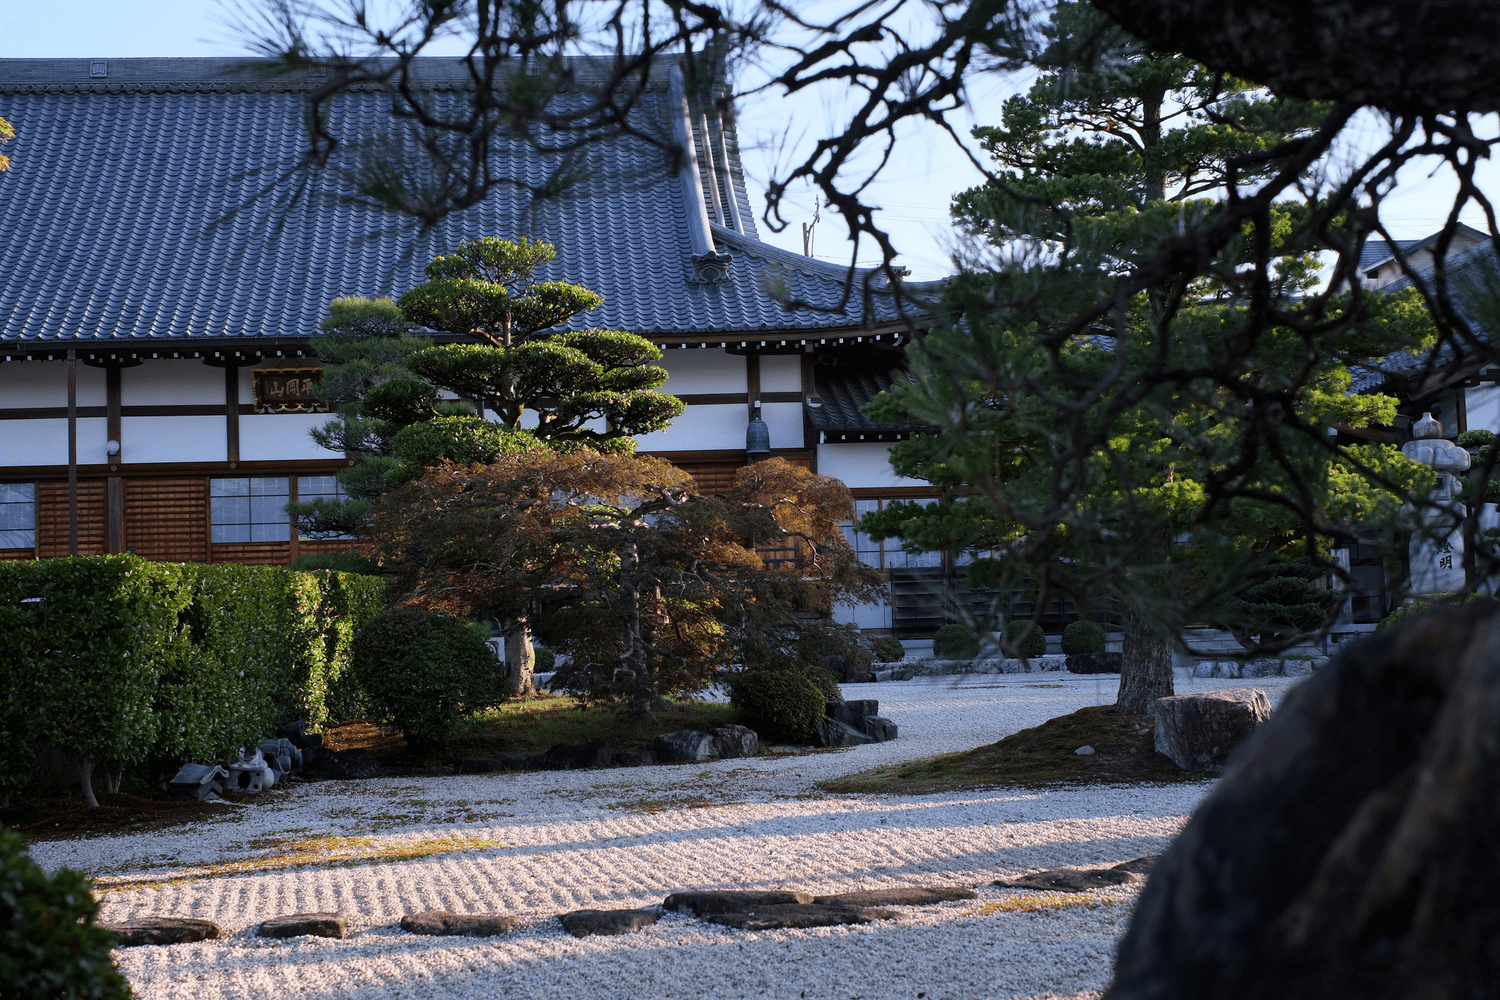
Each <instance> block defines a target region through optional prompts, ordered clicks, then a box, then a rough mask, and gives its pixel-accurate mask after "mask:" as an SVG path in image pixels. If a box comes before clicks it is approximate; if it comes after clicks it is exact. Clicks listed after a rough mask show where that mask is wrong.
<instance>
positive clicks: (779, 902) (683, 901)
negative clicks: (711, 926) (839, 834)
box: [662, 889, 822, 926]
mask: <svg viewBox="0 0 1500 1000" xmlns="http://www.w3.org/2000/svg"><path fill="white" fill-rule="evenodd" d="M812 901H813V897H812V896H811V895H809V894H808V893H805V892H781V891H778V890H768V891H760V892H757V891H753V890H746V891H738V890H730V889H726V890H722V891H718V890H714V891H708V892H674V893H672V895H670V896H668V897H667V898H666V900H665V901H663V902H662V906H664V907H666V908H667V909H669V910H687V911H688V912H690V913H692V914H693V915H694V916H698V917H707V916H710V915H712V914H717V913H746V912H749V911H750V910H754V909H757V908H763V907H767V906H787V905H798V904H806V903H811V902H812ZM809 926H822V925H812V924H810V925H809Z"/></svg>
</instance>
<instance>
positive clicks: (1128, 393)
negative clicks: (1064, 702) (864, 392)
mask: <svg viewBox="0 0 1500 1000" xmlns="http://www.w3.org/2000/svg"><path fill="white" fill-rule="evenodd" d="M1113 30H1117V29H1112V28H1110V27H1109V26H1108V24H1107V22H1105V21H1103V19H1102V17H1101V15H1099V14H1098V13H1097V12H1096V11H1094V10H1093V9H1092V8H1091V7H1087V6H1085V5H1082V4H1076V3H1064V4H1062V5H1060V6H1059V7H1058V8H1057V10H1056V12H1055V14H1054V17H1053V20H1052V22H1051V27H1050V31H1051V38H1052V46H1053V49H1054V50H1055V51H1056V54H1057V56H1058V59H1057V61H1058V62H1059V63H1064V64H1065V63H1066V62H1067V60H1064V59H1063V58H1062V54H1063V53H1065V52H1067V51H1071V50H1073V49H1075V48H1076V47H1077V46H1078V45H1079V44H1080V40H1081V39H1085V38H1097V37H1099V36H1100V34H1101V33H1107V32H1110V31H1113ZM1134 53H1135V54H1134V56H1133V57H1132V58H1131V59H1130V61H1129V62H1128V63H1126V64H1124V65H1116V66H1110V67H1107V68H1101V69H1099V70H1098V71H1094V72H1073V73H1070V74H1068V75H1064V74H1061V73H1051V74H1044V75H1042V76H1041V77H1040V78H1039V79H1038V80H1037V81H1036V83H1035V84H1034V85H1033V86H1032V88H1031V89H1030V91H1029V92H1028V93H1026V94H1023V95H1019V96H1016V97H1013V98H1011V99H1010V100H1009V101H1008V102H1007V103H1006V105H1005V108H1004V112H1003V115H1002V123H1001V125H999V126H996V127H990V128H982V129H978V130H976V135H977V136H978V137H979V138H980V139H981V141H982V142H983V143H984V145H985V148H986V149H987V151H988V152H989V153H990V154H991V155H992V156H993V157H994V158H995V161H996V164H997V166H998V168H999V172H1000V173H1001V174H1002V175H1003V176H1004V178H1005V180H1004V183H998V184H988V185H985V186H984V187H981V188H976V189H974V190H971V191H968V192H964V193H963V194H961V195H959V196H958V197H956V198H955V200H954V214H955V217H956V218H957V219H958V221H959V222H960V223H961V225H962V226H963V227H964V228H965V229H966V230H967V231H968V232H969V233H971V234H973V235H974V236H976V237H978V239H979V240H980V241H981V245H982V246H983V247H984V248H985V249H982V250H981V251H979V252H976V254H975V255H974V258H973V260H971V261H970V262H969V263H970V266H969V267H968V268H967V269H966V273H964V274H962V275H960V277H959V278H958V279H957V280H956V281H955V282H953V283H952V285H951V286H950V287H949V289H948V292H947V295H946V298H945V301H944V303H943V306H942V309H943V310H946V313H945V315H946V319H947V322H946V325H940V327H939V329H937V330H936V331H934V332H933V333H931V334H929V335H928V336H927V337H926V338H925V339H924V340H923V341H922V342H920V343H919V344H917V345H915V346H914V347H913V348H912V350H911V352H910V363H911V366H912V368H913V371H914V373H915V374H916V380H915V381H914V382H913V383H912V384H910V385H907V386H902V387H898V388H897V389H895V390H893V391H891V392H889V393H887V394H886V395H885V396H884V397H883V398H881V399H879V400H877V401H876V402H875V403H874V404H872V405H871V407H870V408H869V409H868V410H867V412H868V413H869V414H870V415H871V416H872V417H873V418H875V419H878V420H882V421H889V422H896V423H908V424H910V423H917V424H930V425H932V426H934V427H936V428H937V432H936V433H935V434H931V435H923V436H919V437H917V438H914V439H912V440H908V441H905V442H901V443H900V444H898V445H896V446H895V447H893V449H892V464H893V465H894V466H895V468H896V471H897V472H899V473H900V474H902V475H907V476H914V477H918V478H923V479H926V480H928V481H930V482H932V483H934V484H937V485H940V486H943V487H945V488H948V489H949V490H950V491H951V493H952V497H953V502H951V503H946V504H941V505H934V506H930V507H925V508H923V507H919V506H917V505H915V504H892V505H890V506H889V507H888V508H886V509H884V510H882V511H880V512H878V513H877V514H874V515H870V516H868V517H867V518H866V519H865V520H864V522H862V525H861V526H862V528H863V529H864V530H866V531H868V532H869V533H870V534H872V535H874V536H876V537H900V538H902V539H904V540H905V542H906V544H907V545H908V546H910V547H912V548H915V549H922V550H928V551H932V550H946V551H952V552H961V551H965V550H967V551H971V552H977V553H979V554H980V555H981V556H984V555H985V554H987V553H993V555H994V558H980V559H979V560H978V561H977V562H975V563H974V564H973V566H972V567H971V569H970V571H969V583H970V584H971V585H973V586H991V587H995V588H997V589H998V590H999V591H1000V592H1002V593H1007V592H1010V593H1015V592H1025V593H1026V594H1027V596H1028V597H1031V598H1033V599H1034V601H1035V602H1036V603H1037V604H1041V603H1043V602H1045V601H1047V600H1049V599H1051V598H1052V597H1053V596H1055V595H1058V594H1060V593H1061V594H1068V595H1070V596H1072V597H1074V598H1075V599H1077V600H1079V601H1081V602H1084V606H1089V605H1091V604H1094V603H1095V602H1097V601H1098V600H1099V599H1101V598H1114V599H1117V600H1118V601H1119V602H1120V603H1121V605H1122V606H1123V614H1124V625H1125V650H1124V653H1125V656H1124V661H1125V663H1124V670H1123V674H1122V678H1121V688H1120V694H1119V699H1118V703H1117V704H1118V707H1119V710H1120V711H1122V712H1129V713H1140V712H1145V711H1147V710H1149V705H1150V703H1151V701H1152V700H1154V699H1155V698H1157V697H1161V696H1163V695H1167V694H1171V693H1172V673H1171V646H1170V637H1171V636H1172V635H1173V634H1174V633H1176V632H1180V630H1181V629H1182V628H1184V627H1186V626H1188V625H1190V624H1199V623H1205V622H1206V623H1211V624H1221V625H1225V626H1234V625H1236V624H1237V623H1236V620H1235V619H1236V615H1237V612H1238V611H1243V610H1244V609H1245V607H1246V599H1245V596H1244V594H1243V592H1244V591H1245V588H1246V587H1248V586H1251V585H1252V584H1253V583H1254V582H1255V579H1254V578H1255V574H1256V573H1258V572H1260V571H1262V570H1263V568H1264V567H1266V566H1268V565H1269V564H1270V563H1271V562H1273V561H1276V560H1281V559H1285V558H1287V557H1288V554H1290V553H1296V557H1297V558H1298V559H1300V560H1301V561H1302V562H1303V563H1305V564H1307V565H1309V566H1313V567H1316V568H1318V570H1319V571H1320V572H1326V571H1327V570H1328V569H1329V568H1330V566H1331V564H1330V562H1329V560H1328V554H1329V552H1328V550H1329V548H1330V545H1331V543H1332V540H1333V539H1332V537H1331V535H1332V532H1331V531H1328V530H1310V528H1309V525H1308V524H1307V523H1306V521H1305V519H1302V518H1300V517H1299V516H1298V511H1299V510H1300V509H1306V508H1307V507H1310V508H1311V509H1315V510H1317V511H1319V512H1320V516H1322V518H1323V522H1324V523H1325V524H1326V525H1352V524H1355V523H1359V522H1360V521H1362V520H1365V519H1368V518H1371V517H1376V516H1386V515H1389V516H1393V515H1394V513H1395V511H1396V509H1397V508H1398V507H1399V500H1398V499H1397V498H1396V496H1395V492H1394V489H1395V488H1396V487H1399V486H1400V485H1403V484H1408V485H1409V484H1411V483H1414V482H1415V481H1416V480H1417V479H1418V478H1419V477H1420V475H1421V473H1420V472H1419V471H1417V470H1414V469H1411V468H1410V467H1409V466H1408V465H1407V464H1406V463H1405V462H1404V459H1402V458H1401V456H1400V455H1399V454H1397V453H1395V450H1394V449H1390V448H1381V447H1377V446H1363V447H1352V448H1344V449H1338V448H1335V447H1334V442H1333V439H1331V438H1329V437H1328V433H1329V432H1331V431H1333V430H1334V429H1336V428H1344V429H1345V430H1351V429H1358V428H1361V427H1365V426H1368V425H1369V424H1371V423H1389V422H1390V421H1391V419H1392V418H1393V417H1394V413H1395V401H1394V400H1393V399H1391V398H1390V397H1385V396H1378V395H1365V396H1353V395H1350V394H1349V392H1348V390H1349V386H1350V385H1351V378H1350V374H1349V371H1348V369H1347V367H1346V363H1347V362H1348V361H1351V360H1366V359H1370V358H1375V357H1379V356H1381V355H1383V354H1385V353H1386V352H1388V351H1389V350H1392V349H1394V348H1398V347H1403V346H1414V345H1417V344H1420V343H1422V342H1423V338H1424V337H1425V336H1427V335H1428V334H1429V333H1430V321H1429V320H1428V319H1427V317H1426V315H1425V313H1424V312H1423V311H1422V309H1421V306H1420V303H1419V302H1418V301H1417V300H1416V299H1415V297H1414V296H1411V295H1405V296H1398V297H1382V296H1377V295H1366V296H1364V297H1363V299H1362V300H1361V301H1360V303H1359V308H1360V309H1361V312H1360V314H1359V315H1358V316H1357V317H1356V316H1353V315H1352V314H1349V310H1351V309H1352V308H1353V305H1352V304H1351V302H1350V301H1349V300H1348V299H1347V297H1346V299H1345V300H1343V301H1342V302H1336V303H1334V304H1333V305H1332V307H1331V308H1330V314H1329V315H1328V317H1327V323H1326V326H1325V329H1324V331H1323V332H1322V333H1321V334H1320V335H1318V336H1311V337H1310V336H1309V335H1308V334H1307V333H1306V332H1293V331H1291V330H1285V329H1280V328H1273V329H1272V330H1270V331H1268V332H1266V333H1264V334H1262V335H1261V336H1260V337H1259V339H1258V340H1257V341H1256V342H1255V343H1254V344H1251V345H1249V346H1250V363H1248V364H1246V365H1243V366H1241V368H1240V370H1239V371H1237V372H1236V373H1235V376H1234V377H1233V378H1231V379H1228V380H1226V379H1225V378H1223V376H1222V373H1220V372H1217V371H1216V370H1215V362H1216V361H1217V360H1218V359H1219V358H1221V357H1224V356H1228V355H1230V354H1232V353H1234V352H1239V351H1242V350H1243V349H1244V348H1245V346H1246V345H1244V344H1242V343H1240V342H1238V340H1236V338H1237V337H1239V336H1240V334H1239V330H1240V325H1239V324H1238V322H1237V320H1238V319H1239V317H1240V316H1241V315H1242V314H1243V312H1244V310H1245V308H1246V303H1245V302H1244V301H1243V300H1242V299H1241V298H1240V296H1239V295H1238V293H1237V291H1236V290H1235V276H1236V274H1237V273H1238V271H1239V269H1240V268H1241V266H1242V263H1243V261H1244V260H1246V259H1248V258H1250V257H1252V256H1254V255H1256V254H1262V255H1263V254H1269V255H1271V257H1272V258H1274V262H1275V266H1274V267H1273V268H1272V269H1271V272H1270V273H1271V274H1272V280H1273V282H1274V284H1275V286H1276V287H1274V288H1272V289H1270V290H1269V294H1273V295H1296V294H1298V293H1300V292H1301V291H1304V290H1306V289H1308V288H1310V287H1311V286H1312V285H1313V284H1314V283H1315V281H1316V272H1317V261H1316V257H1315V251H1316V250H1317V249H1319V248H1318V247H1316V246H1306V245H1298V244H1284V245H1277V246H1269V247H1266V246H1256V245H1250V244H1249V241H1247V245H1245V246H1241V247H1235V248H1233V251H1232V252H1230V253H1226V254H1224V255H1222V259H1221V261H1220V262H1219V264H1218V266H1217V267H1216V268H1215V270H1214V272H1213V273H1210V274H1208V275H1205V276H1201V277H1199V278H1196V279H1194V280H1193V281H1192V282H1191V283H1187V284H1184V283H1182V282H1181V281H1180V280H1165V281H1163V282H1161V283H1159V284H1157V285H1156V286H1153V287H1151V288H1149V289H1147V290H1146V292H1145V293H1144V294H1142V295H1139V296H1137V297H1136V298H1134V299H1133V300H1131V301H1129V302H1124V303H1122V304H1121V306H1122V308H1120V309H1118V310H1117V311H1116V313H1115V315H1114V316H1113V317H1108V316H1101V319H1100V321H1099V322H1096V323H1095V324H1093V325H1090V326H1086V327H1082V328H1078V327H1076V326H1071V325H1070V321H1071V320H1073V318H1074V317H1075V316H1076V315H1078V314H1079V311H1080V310H1081V309H1084V308H1086V307H1087V306H1088V304H1089V303H1090V302H1092V301H1096V300H1098V299H1101V298H1107V296H1108V289H1109V288H1110V287H1111V284H1112V282H1113V279H1114V277H1115V276H1116V275H1118V274H1121V273H1124V272H1127V271H1129V270H1131V269H1132V268H1134V267H1135V266H1136V265H1137V264H1138V263H1139V262H1141V261H1144V260H1148V259H1151V258H1152V257H1153V256H1154V255H1155V254H1156V253H1157V252H1158V251H1159V250H1160V248H1161V246H1162V245H1163V244H1164V242H1165V241H1166V240H1167V239H1169V238H1170V237H1172V236H1173V235H1174V234H1176V233H1177V232H1179V231H1180V230H1181V229H1182V228H1183V226H1184V224H1185V222H1184V220H1187V219H1188V218H1189V217H1191V218H1192V220H1193V222H1194V224H1196V223H1197V222H1199V221H1201V220H1202V219H1203V218H1205V217H1208V216H1211V214H1212V213H1213V212H1214V210H1215V206H1216V204H1217V202H1216V201H1215V199H1216V198H1218V197H1221V196H1222V194H1223V191H1222V189H1223V187H1224V185H1225V183H1226V178H1227V170H1228V164H1229V163H1230V161H1231V160H1232V159H1234V158H1236V157H1239V158H1241V159H1240V162H1239V163H1238V164H1236V166H1235V170H1236V171H1237V177H1238V179H1239V182H1240V183H1241V184H1246V183H1248V182H1250V181H1253V180H1255V174H1254V170H1253V169H1249V170H1247V169H1246V168H1245V167H1244V166H1243V164H1244V162H1245V161H1244V157H1246V156H1247V155H1251V156H1252V157H1253V154H1254V153H1255V152H1257V151H1258V150H1262V149H1265V148H1268V147H1269V146H1271V145H1273V144H1275V143H1277V142H1280V141H1283V140H1285V139H1287V138H1289V137H1295V136H1297V135H1299V134H1302V133H1303V132H1304V131H1305V130H1307V129H1308V128H1311V127H1312V126H1313V124H1315V123H1316V122H1317V121H1318V120H1319V119H1320V118H1321V112H1320V110H1319V109H1318V108H1317V107H1315V106H1312V105H1308V104H1305V103H1298V102H1285V101H1279V100H1276V99H1274V98H1271V97H1270V96H1268V95H1266V94H1264V93H1260V92H1257V91H1255V90H1253V89H1251V88H1250V87H1249V86H1248V85H1244V84H1239V83H1236V82H1235V81H1232V80H1231V81H1224V80H1222V79H1220V78H1219V77H1217V76H1216V75H1215V74H1212V73H1209V72H1208V71H1206V70H1204V69H1203V68H1202V67H1200V66H1198V65H1196V64H1194V63H1192V62H1191V61H1190V60H1186V59H1183V58H1181V57H1177V56H1173V55H1170V54H1158V53H1152V52H1149V51H1146V50H1145V49H1144V48H1140V47H1137V48H1136V49H1135V50H1134ZM1226 86H1227V88H1228V89H1224V88H1225V87H1226ZM1265 169H1267V170H1272V169H1280V164H1278V163H1275V162H1272V161H1268V162H1267V165H1266V168H1265ZM1278 211H1281V212H1283V214H1284V215H1285V216H1286V217H1287V219H1288V221H1289V223H1290V221H1291V217H1292V215H1293V214H1294V211H1295V210H1294V209H1292V208H1290V207H1288V208H1285V209H1278ZM1343 224H1345V225H1348V224H1349V220H1347V219H1346V220H1344V221H1343ZM1286 229H1287V231H1288V232H1290V231H1292V230H1293V227H1292V226H1291V225H1290V224H1288V226H1287V227H1286ZM997 303H998V304H997ZM1340 310H1342V311H1343V313H1344V314H1345V315H1341V314H1340ZM1110 319H1113V322H1108V321H1109V320H1110ZM1143 376H1144V377H1143ZM1361 464H1362V465H1363V466H1364V467H1366V468H1369V469H1373V470H1376V471H1378V472H1380V473H1383V474H1385V476H1386V482H1387V483H1388V484H1389V485H1390V486H1391V487H1392V489H1391V490H1384V489H1382V488H1380V486H1379V485H1378V484H1371V483H1370V482H1369V481H1368V480H1367V479H1366V477H1364V476H1361V475H1355V474H1353V473H1354V471H1355V470H1356V469H1357V468H1359V467H1360V466H1361ZM1069 498H1076V500H1074V499H1069ZM1304 618H1305V616H1304ZM1301 620H1302V619H1299V621H1301ZM986 624H988V623H986ZM1238 624H1241V625H1242V624H1243V623H1242V622H1241V623H1238ZM1238 631H1239V632H1240V634H1244V635H1247V636H1248V635H1249V633H1245V632H1244V631H1243V628H1240V629H1238ZM1254 635H1255V636H1256V638H1255V639H1254V640H1252V641H1254V642H1267V643H1275V642H1284V641H1286V639H1287V635H1286V630H1285V629H1270V628H1267V629H1262V630H1260V631H1258V632H1256V633H1254Z"/></svg>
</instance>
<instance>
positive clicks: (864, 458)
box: [773, 439, 930, 489]
mask: <svg viewBox="0 0 1500 1000" xmlns="http://www.w3.org/2000/svg"><path fill="white" fill-rule="evenodd" d="M773 443H774V439H773ZM890 450H891V446H890V445H889V444H887V443H884V442H881V441H858V442H854V443H851V444H820V445H818V473H819V474H820V475H824V476H833V477H835V478H836V479H841V480H843V481H844V485H845V486H848V487H851V488H854V489H859V488H861V487H881V486H928V485H930V484H929V483H926V482H923V481H922V480H920V479H907V478H906V477H904V476H898V475H896V473H895V472H894V471H892V469H891V463H890V458H889V456H890Z"/></svg>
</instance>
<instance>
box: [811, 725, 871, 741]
mask: <svg viewBox="0 0 1500 1000" xmlns="http://www.w3.org/2000/svg"><path fill="white" fill-rule="evenodd" d="M813 742H814V743H815V744H816V745H817V746H820V747H857V746H863V745H864V744H866V743H874V742H875V739H874V738H873V737H870V736H866V735H865V734H864V733H862V732H860V731H859V730H858V729H855V728H854V727H853V726H851V725H849V724H848V723H846V722H840V721H839V720H838V719H819V720H818V727H817V729H816V730H814V732H813Z"/></svg>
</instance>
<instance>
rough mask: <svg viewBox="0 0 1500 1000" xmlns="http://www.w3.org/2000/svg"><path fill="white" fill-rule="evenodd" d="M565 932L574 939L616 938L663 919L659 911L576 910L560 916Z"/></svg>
mask: <svg viewBox="0 0 1500 1000" xmlns="http://www.w3.org/2000/svg"><path fill="white" fill-rule="evenodd" d="M557 919H558V920H560V921H562V925H563V930H565V931H567V932H568V933H569V934H571V935H573V936H574V937H580V938H581V937H588V936H590V935H591V934H601V935H607V936H611V937H612V936H614V935H617V934H634V933H635V932H636V931H638V930H640V929H641V928H643V927H650V926H651V925H652V924H654V923H656V922H657V921H658V920H660V919H661V912H660V911H659V910H574V911H573V912H572V913H563V914H559V915H558V918H557Z"/></svg>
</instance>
